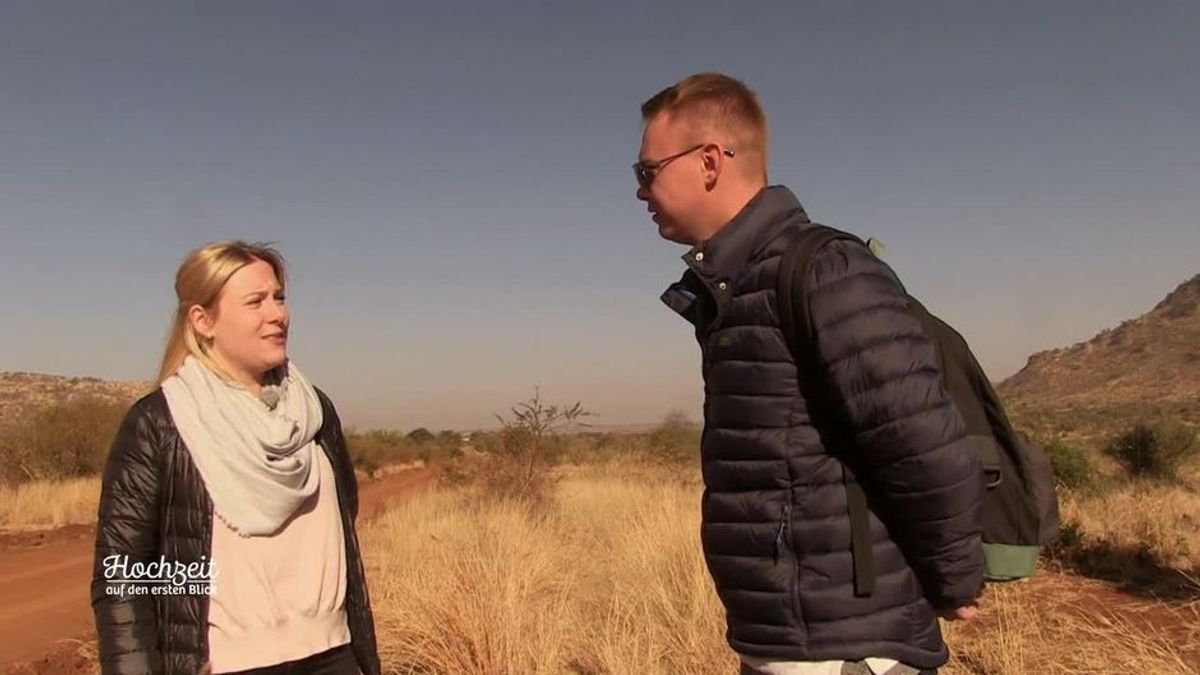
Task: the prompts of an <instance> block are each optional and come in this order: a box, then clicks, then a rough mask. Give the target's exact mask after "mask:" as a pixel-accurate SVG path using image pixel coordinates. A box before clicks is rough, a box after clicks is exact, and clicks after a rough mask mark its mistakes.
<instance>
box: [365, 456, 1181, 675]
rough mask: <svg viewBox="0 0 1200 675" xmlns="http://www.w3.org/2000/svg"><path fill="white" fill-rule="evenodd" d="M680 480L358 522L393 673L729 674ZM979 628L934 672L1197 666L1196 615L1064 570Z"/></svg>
mask: <svg viewBox="0 0 1200 675" xmlns="http://www.w3.org/2000/svg"><path fill="white" fill-rule="evenodd" d="M685 473H687V472H682V471H681V470H679V469H673V470H672V469H668V468H665V467H654V466H648V465H644V464H639V465H634V466H625V467H617V466H615V465H606V466H599V467H589V468H585V469H569V470H567V471H566V472H565V475H564V476H563V478H562V480H561V481H560V483H559V487H558V488H557V492H556V494H555V496H554V498H553V499H552V500H551V502H550V504H549V506H548V507H543V508H541V509H536V510H530V509H527V508H522V507H521V506H520V505H514V504H512V503H507V504H500V503H497V504H486V503H481V502H480V501H479V499H478V498H477V497H476V496H475V495H472V494H470V493H468V492H466V491H463V490H447V489H442V490H437V491H433V492H431V493H428V494H426V495H425V496H422V497H419V498H417V499H416V500H414V501H412V502H409V503H408V504H406V505H404V506H402V507H400V508H399V509H398V510H395V511H392V512H390V513H389V514H387V515H385V516H384V517H383V518H381V519H380V520H378V521H376V522H375V523H374V524H372V525H370V526H368V527H367V528H365V529H364V531H363V539H364V548H365V550H366V552H367V557H368V568H369V571H368V574H369V576H370V579H371V584H372V595H373V597H374V598H375V607H376V618H377V622H378V624H379V633H380V640H379V644H380V646H381V650H382V652H383V654H382V655H383V660H384V664H385V670H386V671H388V672H393V673H480V674H484V673H487V674H500V673H639V674H640V673H732V672H736V670H737V668H736V665H737V664H736V660H735V658H734V656H733V655H732V654H731V653H730V651H729V649H728V647H727V645H726V643H725V640H724V635H723V633H724V617H723V612H722V610H721V607H720V604H719V602H718V601H717V598H716V596H715V594H714V593H713V591H712V586H711V582H710V580H709V577H708V574H707V571H706V569H705V566H704V561H703V558H702V556H701V554H700V542H699V527H698V526H699V520H698V510H699V508H698V507H699V494H700V487H699V485H698V484H697V482H696V481H695V480H694V478H691V477H682V478H681V475H682V474H685ZM1172 494H1173V493H1169V492H1168V493H1167V496H1166V497H1164V502H1166V503H1168V504H1170V503H1173V502H1172V500H1174V499H1176V497H1174V496H1172ZM1143 499H1145V498H1143ZM1152 501H1153V500H1152ZM1184 503H1185V504H1186V501H1185V502H1184ZM1068 508H1080V509H1084V508H1086V506H1085V505H1084V504H1082V503H1075V502H1072V505H1071V506H1070V507H1068ZM1112 508H1114V509H1115V508H1120V507H1119V505H1114V506H1113V507H1112ZM1162 508H1163V509H1166V510H1165V511H1163V512H1162V514H1170V513H1173V512H1172V511H1170V508H1174V507H1170V506H1163V507H1162ZM1193 513H1195V512H1193ZM1149 515H1150V514H1147V518H1148V517H1149ZM1095 525H1096V526H1097V527H1099V525H1100V523H1095ZM1129 531H1130V532H1132V531H1133V530H1132V529H1131V530H1129ZM1106 594H1107V595H1106ZM982 617H983V618H982V619H981V621H979V622H977V623H975V624H972V625H967V626H964V625H958V624H947V625H946V626H944V627H945V629H946V632H947V639H948V640H949V642H950V645H951V649H952V651H953V653H954V656H953V659H952V661H951V662H950V663H949V664H948V665H947V666H946V668H945V669H943V672H945V673H950V674H954V673H959V674H962V673H997V674H1005V675H1007V674H1009V673H1014V674H1021V673H1096V672H1145V673H1164V674H1173V673H1189V672H1194V671H1193V670H1189V667H1190V666H1189V664H1194V663H1196V659H1197V658H1198V657H1200V604H1198V603H1193V604H1192V605H1183V604H1178V603H1177V604H1166V603H1157V602H1150V601H1144V600H1139V599H1137V598H1134V597H1133V596H1128V595H1124V594H1120V593H1118V592H1116V591H1114V590H1112V587H1111V586H1109V585H1106V584H1102V583H1100V582H1094V581H1089V580H1086V579H1083V578H1081V577H1077V576H1073V575H1061V574H1055V573H1050V572H1048V573H1045V574H1043V575H1041V576H1039V577H1037V578H1035V579H1034V580H1032V581H1029V582H1023V583H1017V584H1008V585H1003V586H993V587H991V588H989V590H988V592H987V594H986V596H985V598H984V601H983V603H982Z"/></svg>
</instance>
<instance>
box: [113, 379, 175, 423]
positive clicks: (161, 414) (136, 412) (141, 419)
mask: <svg viewBox="0 0 1200 675" xmlns="http://www.w3.org/2000/svg"><path fill="white" fill-rule="evenodd" d="M125 423H126V424H133V425H135V426H137V425H148V426H153V427H157V428H159V429H162V428H164V427H173V426H174V424H175V422H174V420H173V419H172V418H171V408H170V406H169V405H168V404H167V397H166V394H164V393H163V389H162V387H161V386H155V387H154V389H151V390H150V391H148V392H146V393H144V394H143V395H142V396H141V398H139V399H137V400H136V401H134V402H133V404H131V405H130V406H129V411H128V412H126V413H125Z"/></svg>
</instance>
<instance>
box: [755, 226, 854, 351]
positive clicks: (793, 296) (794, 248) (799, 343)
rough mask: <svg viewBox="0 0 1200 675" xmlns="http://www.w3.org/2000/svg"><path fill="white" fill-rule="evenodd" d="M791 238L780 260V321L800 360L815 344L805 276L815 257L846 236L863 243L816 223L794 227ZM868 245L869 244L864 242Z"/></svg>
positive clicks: (788, 341)
mask: <svg viewBox="0 0 1200 675" xmlns="http://www.w3.org/2000/svg"><path fill="white" fill-rule="evenodd" d="M790 238H791V241H790V242H788V246H787V248H786V249H785V250H784V252H783V257H782V258H780V260H779V287H778V289H777V293H776V297H777V298H778V301H779V324H780V327H781V328H782V329H783V335H784V338H785V339H786V340H787V344H788V349H790V350H791V352H792V357H793V358H795V359H796V361H797V363H799V362H800V361H801V359H802V358H807V357H808V355H809V352H810V350H811V349H812V348H813V344H812V338H813V325H812V315H811V314H810V313H809V310H808V299H807V296H806V295H805V292H804V279H805V278H806V276H807V273H808V268H809V266H810V265H811V264H812V261H813V259H814V258H815V257H816V254H817V251H819V250H820V249H821V248H822V247H824V246H825V245H826V244H828V243H830V242H832V241H835V240H838V239H846V240H849V241H856V242H858V243H860V244H863V241H862V240H861V239H859V238H858V237H856V236H854V235H852V234H850V233H848V232H842V231H841V230H836V229H834V228H832V227H828V226H825V225H819V224H817V223H813V224H812V225H809V226H808V227H803V228H799V229H797V230H793V231H792V233H791V234H790ZM863 245H864V246H865V245H866V244H863Z"/></svg>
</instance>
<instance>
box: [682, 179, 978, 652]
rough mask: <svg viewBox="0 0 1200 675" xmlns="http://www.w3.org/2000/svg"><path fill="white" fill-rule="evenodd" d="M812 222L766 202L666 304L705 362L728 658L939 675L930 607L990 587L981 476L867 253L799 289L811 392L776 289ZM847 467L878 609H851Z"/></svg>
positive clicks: (707, 497) (723, 236)
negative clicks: (854, 664) (811, 333)
mask: <svg viewBox="0 0 1200 675" xmlns="http://www.w3.org/2000/svg"><path fill="white" fill-rule="evenodd" d="M808 223H809V221H808V218H807V217H806V216H805V214H804V211H803V209H801V207H800V204H799V202H797V201H796V199H795V197H794V196H792V194H791V192H789V191H788V190H787V189H786V188H782V187H773V188H766V189H764V190H763V191H762V192H760V193H759V194H758V196H757V197H755V199H754V200H752V201H751V202H750V203H749V204H748V205H747V206H746V207H745V208H744V209H743V210H742V211H741V212H740V213H739V214H738V215H737V217H735V218H734V220H733V221H731V222H730V223H728V224H727V225H726V226H725V227H724V228H722V229H721V230H720V231H719V232H718V233H717V234H716V235H715V236H714V237H713V238H711V239H710V240H708V241H707V242H704V243H703V244H700V245H698V246H696V247H695V248H693V249H692V250H691V251H689V252H688V253H687V254H686V255H685V256H684V260H685V262H686V263H687V265H688V267H689V271H688V272H687V273H685V274H684V278H683V280H681V281H680V282H678V283H677V284H674V285H673V286H672V287H671V288H670V289H668V290H667V292H666V293H665V294H664V295H663V300H664V301H665V302H667V304H668V305H670V306H671V307H672V308H673V309H675V310H676V311H678V312H679V313H681V314H682V315H683V316H684V317H686V318H687V319H688V320H689V321H691V322H692V323H693V324H695V326H696V337H697V339H698V340H699V343H700V348H701V354H702V357H703V372H704V383H705V401H704V421H705V427H704V434H703V439H702V442H701V458H702V465H703V473H704V482H705V488H706V489H705V494H704V500H703V505H702V516H703V525H702V531H701V534H702V540H703V544H704V552H705V557H706V560H707V562H708V567H709V571H710V572H711V574H712V577H713V580H714V582H715V584H716V588H717V592H718V594H719V595H720V597H721V600H722V601H723V603H724V605H725V608H726V611H727V618H728V638H729V642H730V644H731V645H732V647H733V648H734V649H735V650H736V651H738V652H740V653H743V654H750V655H755V656H761V657H768V658H778V659H784V660H803V661H808V660H836V659H862V658H867V657H890V658H894V659H897V660H899V661H901V662H904V663H907V664H909V665H912V666H917V667H921V668H934V667H937V666H940V665H941V664H943V663H944V662H945V661H946V659H947V657H948V653H947V651H946V647H945V645H944V644H943V642H942V637H941V633H940V631H939V628H938V624H937V620H936V618H935V611H934V610H935V606H936V607H938V608H941V607H946V608H951V607H955V606H959V605H962V604H965V603H967V602H968V601H970V600H971V599H973V598H974V597H975V596H976V594H977V593H978V591H979V589H980V587H981V584H982V553H981V548H980V531H981V524H980V513H981V511H980V509H981V504H982V497H983V493H984V481H983V473H982V470H981V468H980V466H979V463H978V461H977V460H976V459H975V458H974V457H973V456H972V455H971V454H970V453H969V452H967V450H966V448H965V445H964V443H963V442H962V440H963V438H964V426H963V421H962V419H961V417H960V415H959V414H958V412H957V410H956V409H955V408H954V405H953V404H952V402H951V400H950V398H949V396H948V395H947V394H946V392H945V391H943V390H942V388H941V385H940V384H939V382H938V375H939V373H938V366H937V360H936V359H935V356H934V351H933V347H932V345H931V343H930V341H929V340H928V338H927V337H926V336H925V335H924V334H923V333H922V330H921V327H920V325H919V324H918V323H917V321H916V320H915V319H914V318H913V317H911V316H910V315H909V313H908V312H907V310H906V307H907V301H906V299H905V295H904V293H903V291H902V289H901V286H900V284H899V282H898V281H897V280H896V278H895V276H894V275H893V273H892V271H891V270H890V269H889V268H888V267H887V266H886V265H885V264H883V263H882V262H880V261H879V260H878V259H876V258H875V257H874V256H873V255H872V254H871V253H870V252H869V251H868V250H867V249H866V248H865V247H864V246H862V245H860V244H857V243H850V242H844V241H837V242H833V243H832V244H830V245H828V246H826V247H825V248H823V249H822V250H821V251H819V252H818V253H817V255H816V259H815V261H814V264H813V265H812V268H811V269H810V273H809V277H808V279H807V280H806V282H805V289H806V292H807V294H808V299H809V305H810V308H811V316H812V320H813V325H814V327H815V329H816V335H817V343H818V344H817V345H816V351H817V352H818V356H817V358H816V359H814V361H815V362H814V363H811V364H802V365H801V366H800V367H801V368H805V369H808V370H805V371H804V372H803V375H804V376H805V377H803V378H801V377H800V375H801V371H799V370H798V367H797V364H796V362H795V360H794V359H793V357H792V355H791V353H790V352H789V350H788V346H787V342H786V340H785V338H784V335H783V333H782V331H781V328H780V324H779V312H778V310H777V308H778V304H777V302H776V291H775V289H776V287H777V279H778V270H779V262H780V257H781V254H782V253H783V251H784V249H785V247H786V243H787V240H788V237H787V236H785V233H786V232H787V231H788V229H789V228H798V227H804V226H805V225H807V224H808ZM814 371H815V372H814ZM802 381H803V382H818V383H820V385H821V386H820V388H819V389H818V390H816V391H814V390H812V389H811V388H809V387H807V386H806V387H803V388H802V386H801V382H802ZM802 389H803V391H802ZM806 393H807V396H806ZM817 397H819V400H812V399H815V398H817ZM818 411H820V412H821V413H822V414H823V415H824V417H820V416H819V415H818V414H817V413H818ZM818 429H820V431H818ZM839 439H841V440H839ZM839 458H844V459H845V461H846V462H847V463H848V464H849V465H850V466H851V467H853V468H854V470H855V473H856V474H857V475H858V477H859V479H860V481H861V482H862V483H863V484H864V486H865V491H866V492H867V495H868V497H869V500H870V501H869V503H870V508H871V512H872V513H871V516H870V519H869V521H870V539H871V542H872V549H873V554H874V556H873V557H874V564H875V574H876V588H875V590H874V593H873V594H872V595H870V596H869V597H857V596H856V595H855V589H854V583H853V580H854V579H853V573H854V572H853V564H852V558H851V544H850V542H851V530H850V522H849V516H848V513H847V506H846V504H847V501H846V500H847V497H846V488H845V485H844V477H843V471H844V470H845V468H844V467H845V465H844V464H843V461H842V459H839Z"/></svg>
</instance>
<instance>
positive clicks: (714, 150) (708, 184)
mask: <svg viewBox="0 0 1200 675" xmlns="http://www.w3.org/2000/svg"><path fill="white" fill-rule="evenodd" d="M700 152H701V155H700V170H701V172H702V173H703V174H704V189H706V190H708V191H710V192H711V191H712V190H713V188H715V187H717V180H718V179H719V178H720V177H721V172H722V171H723V170H724V169H725V155H724V154H722V152H721V148H720V146H718V145H707V146H705V147H704V148H703V149H702V150H701V151H700Z"/></svg>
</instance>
